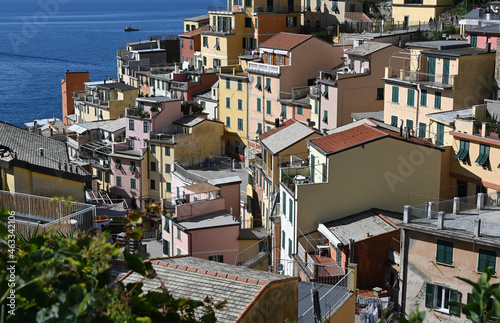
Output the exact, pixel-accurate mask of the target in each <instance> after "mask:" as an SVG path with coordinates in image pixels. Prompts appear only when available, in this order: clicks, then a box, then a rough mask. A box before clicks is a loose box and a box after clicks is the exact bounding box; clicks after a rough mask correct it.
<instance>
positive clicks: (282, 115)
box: [280, 104, 286, 119]
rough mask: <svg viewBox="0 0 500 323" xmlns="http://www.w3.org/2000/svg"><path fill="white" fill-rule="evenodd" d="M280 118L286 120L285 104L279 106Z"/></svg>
mask: <svg viewBox="0 0 500 323" xmlns="http://www.w3.org/2000/svg"><path fill="white" fill-rule="evenodd" d="M280 117H283V118H285V119H286V104H281V114H280Z"/></svg>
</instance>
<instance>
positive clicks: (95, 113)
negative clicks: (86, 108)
mask: <svg viewBox="0 0 500 323" xmlns="http://www.w3.org/2000/svg"><path fill="white" fill-rule="evenodd" d="M94 117H97V108H94Z"/></svg>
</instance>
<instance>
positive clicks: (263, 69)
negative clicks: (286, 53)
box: [247, 62, 281, 86]
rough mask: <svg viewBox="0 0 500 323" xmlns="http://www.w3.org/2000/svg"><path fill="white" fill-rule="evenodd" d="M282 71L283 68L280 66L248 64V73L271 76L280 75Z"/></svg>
mask: <svg viewBox="0 0 500 323" xmlns="http://www.w3.org/2000/svg"><path fill="white" fill-rule="evenodd" d="M280 69H281V66H278V65H270V64H264V63H256V62H248V66H247V71H248V72H255V73H262V74H270V75H279V74H280ZM262 86H264V85H262Z"/></svg>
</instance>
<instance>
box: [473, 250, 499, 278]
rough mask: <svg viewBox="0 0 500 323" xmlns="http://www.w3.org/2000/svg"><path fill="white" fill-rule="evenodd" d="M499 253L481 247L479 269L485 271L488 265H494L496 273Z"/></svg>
mask: <svg viewBox="0 0 500 323" xmlns="http://www.w3.org/2000/svg"><path fill="white" fill-rule="evenodd" d="M496 264H497V253H496V251H493V250H486V249H479V256H478V261H477V271H478V272H480V273H481V272H483V270H485V269H486V268H488V267H493V274H495V273H496Z"/></svg>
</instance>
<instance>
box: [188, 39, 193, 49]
mask: <svg viewBox="0 0 500 323" xmlns="http://www.w3.org/2000/svg"><path fill="white" fill-rule="evenodd" d="M189 49H193V40H192V39H191V40H189Z"/></svg>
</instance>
